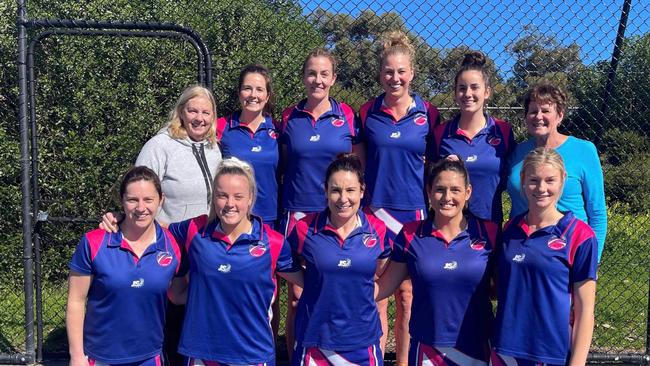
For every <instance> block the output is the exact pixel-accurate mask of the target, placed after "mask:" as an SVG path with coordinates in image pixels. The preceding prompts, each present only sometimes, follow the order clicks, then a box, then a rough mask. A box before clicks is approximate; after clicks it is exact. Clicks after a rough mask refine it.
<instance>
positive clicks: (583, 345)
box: [569, 280, 596, 366]
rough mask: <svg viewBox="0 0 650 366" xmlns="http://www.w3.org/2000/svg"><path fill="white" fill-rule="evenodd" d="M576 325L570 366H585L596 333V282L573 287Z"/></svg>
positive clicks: (578, 284) (572, 339) (592, 281)
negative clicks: (592, 338)
mask: <svg viewBox="0 0 650 366" xmlns="http://www.w3.org/2000/svg"><path fill="white" fill-rule="evenodd" d="M573 300H574V304H573V311H574V323H573V334H572V337H571V344H572V349H571V360H570V362H569V366H584V365H585V363H586V362H587V355H588V354H589V347H590V345H591V337H592V335H593V333H594V307H595V303H596V281H594V280H586V281H582V282H578V283H576V284H574V285H573Z"/></svg>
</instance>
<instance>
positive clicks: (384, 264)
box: [375, 258, 389, 281]
mask: <svg viewBox="0 0 650 366" xmlns="http://www.w3.org/2000/svg"><path fill="white" fill-rule="evenodd" d="M388 263H389V260H388V258H380V259H377V269H376V270H375V281H377V280H379V278H380V277H381V275H382V274H384V272H385V271H386V268H388Z"/></svg>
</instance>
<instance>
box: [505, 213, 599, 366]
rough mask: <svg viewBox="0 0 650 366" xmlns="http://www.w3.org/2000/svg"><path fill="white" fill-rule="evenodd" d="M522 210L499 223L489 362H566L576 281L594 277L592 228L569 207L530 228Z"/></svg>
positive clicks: (525, 365)
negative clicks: (556, 217) (540, 225)
mask: <svg viewBox="0 0 650 366" xmlns="http://www.w3.org/2000/svg"><path fill="white" fill-rule="evenodd" d="M526 214H527V212H526V213H524V214H521V215H519V216H515V217H514V218H512V219H511V220H510V221H509V222H508V223H507V224H506V226H505V227H504V231H503V244H502V247H500V248H499V250H497V255H498V265H497V268H498V278H497V285H498V308H497V316H496V324H495V335H494V340H493V346H494V350H495V352H494V353H493V355H492V364H493V365H495V366H502V365H520V366H522V365H523V366H529V365H530V366H532V365H538V364H540V363H543V364H548V365H565V364H566V363H568V361H569V355H570V352H571V324H570V314H571V311H572V310H571V303H572V292H573V287H574V285H575V284H576V283H580V282H582V281H586V280H596V270H597V267H598V257H597V256H598V243H597V240H596V237H595V234H594V232H593V231H592V230H591V228H590V227H589V226H588V225H587V224H585V223H584V222H583V221H580V220H579V219H577V218H576V217H575V216H574V215H573V214H572V213H571V212H567V213H565V214H564V217H562V218H561V219H560V221H559V222H558V223H557V224H556V225H552V226H547V227H545V228H542V229H539V230H537V231H535V232H533V233H532V234H531V233H529V229H528V225H527V224H526V220H525V217H526Z"/></svg>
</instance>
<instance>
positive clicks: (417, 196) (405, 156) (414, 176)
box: [359, 94, 440, 240]
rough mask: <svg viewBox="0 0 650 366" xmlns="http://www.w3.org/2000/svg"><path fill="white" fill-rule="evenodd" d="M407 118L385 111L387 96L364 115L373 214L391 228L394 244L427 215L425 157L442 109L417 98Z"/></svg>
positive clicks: (368, 190) (374, 102)
mask: <svg viewBox="0 0 650 366" xmlns="http://www.w3.org/2000/svg"><path fill="white" fill-rule="evenodd" d="M412 97H413V103H412V104H411V106H410V108H409V110H408V112H407V114H406V115H405V116H404V117H403V118H401V119H400V120H397V119H396V118H395V117H394V116H393V114H392V113H391V111H390V110H389V109H388V107H386V106H385V105H384V94H382V95H380V96H379V97H377V98H374V99H372V100H370V101H368V102H367V103H366V104H364V105H363V106H362V107H361V110H360V112H359V115H360V120H361V136H362V140H363V141H364V142H365V143H366V174H365V177H366V192H365V200H364V202H365V204H366V205H367V206H369V207H368V209H369V210H370V211H371V212H372V213H373V214H374V215H375V216H377V217H378V218H380V219H381V220H382V221H384V223H385V224H386V227H387V228H388V232H389V237H390V238H391V240H392V239H394V238H395V236H396V235H397V233H398V232H399V230H400V229H401V227H402V224H403V223H405V222H408V221H416V220H421V219H422V218H423V216H424V211H425V210H426V201H425V192H424V155H425V152H426V146H427V140H428V139H429V136H430V135H431V132H432V130H433V128H434V127H435V126H436V125H438V124H439V123H440V113H439V112H438V109H437V108H436V107H435V106H433V105H431V104H429V102H426V101H424V100H422V98H420V97H419V96H418V95H416V94H413V95H412Z"/></svg>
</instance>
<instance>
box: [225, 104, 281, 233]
mask: <svg viewBox="0 0 650 366" xmlns="http://www.w3.org/2000/svg"><path fill="white" fill-rule="evenodd" d="M217 136H218V137H219V142H220V146H221V153H222V154H223V157H224V158H229V157H231V156H234V157H236V158H238V159H241V160H245V161H247V162H249V163H250V164H251V165H252V166H253V170H254V172H255V182H256V183H257V198H256V200H255V205H254V206H253V213H254V214H255V215H257V216H260V217H261V218H262V220H264V222H272V221H273V220H275V219H276V218H277V214H278V180H277V170H278V161H279V155H280V153H279V150H278V132H277V131H276V129H275V126H274V124H273V120H272V119H271V117H269V116H266V117H265V118H264V122H263V123H261V124H260V126H259V127H258V128H257V131H255V132H252V131H251V130H250V129H249V128H248V126H246V125H245V124H241V123H240V121H239V112H237V113H235V114H233V115H231V116H228V117H222V118H219V119H218V120H217Z"/></svg>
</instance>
